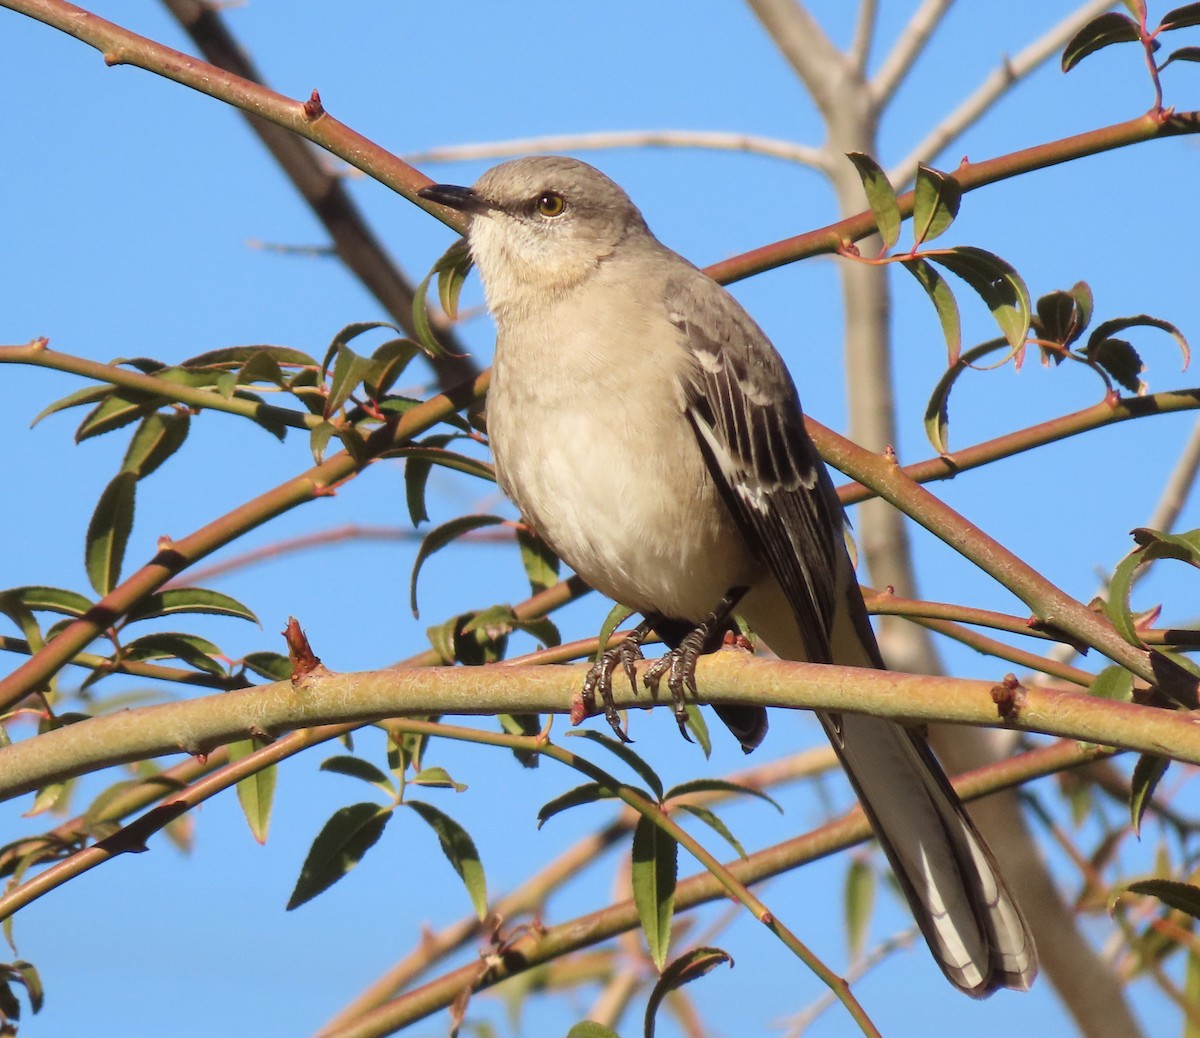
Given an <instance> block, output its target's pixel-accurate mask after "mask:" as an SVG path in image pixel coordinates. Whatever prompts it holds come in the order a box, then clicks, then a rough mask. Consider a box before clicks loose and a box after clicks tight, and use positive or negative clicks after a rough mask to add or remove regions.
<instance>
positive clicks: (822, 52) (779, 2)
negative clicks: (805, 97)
mask: <svg viewBox="0 0 1200 1038" xmlns="http://www.w3.org/2000/svg"><path fill="white" fill-rule="evenodd" d="M746 4H747V6H748V7H749V8H750V10H751V11H753V12H754V14H755V15H756V16H757V18H758V20H759V21H760V22H762V25H763V28H764V29H766V30H767V33H768V34H769V35H770V37H771V40H772V42H773V43H774V44H775V46H776V47H777V48H779V52H780V53H781V54H782V55H783V56H784V58H785V59H787V62H788V64H790V65H791V66H792V69H793V71H795V73H796V75H798V76H799V77H800V80H801V82H803V83H804V86H805V88H806V89H807V90H808V92H809V93H810V94H811V95H812V98H813V100H814V101H815V102H816V103H817V107H818V108H820V109H821V111H822V112H823V113H825V115H826V117H828V116H829V114H830V112H831V111H832V109H833V106H834V102H835V99H836V97H837V92H836V91H835V90H834V86H835V84H836V81H837V79H838V78H839V76H838V73H841V72H844V71H845V70H846V68H847V60H846V57H845V55H843V54H842V53H841V52H840V51H839V50H838V49H837V48H836V47H835V46H834V45H833V42H832V41H831V40H830V39H829V37H828V36H827V35H826V34H825V30H824V29H822V28H821V26H820V25H819V24H818V23H817V21H816V19H815V18H813V16H812V15H811V14H809V13H808V11H807V10H805V8H804V6H803V4H802V3H801V2H800V0H746Z"/></svg>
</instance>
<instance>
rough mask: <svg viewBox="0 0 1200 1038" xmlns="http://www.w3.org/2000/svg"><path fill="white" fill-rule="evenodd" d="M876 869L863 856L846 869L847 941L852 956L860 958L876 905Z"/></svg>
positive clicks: (854, 860)
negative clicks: (872, 911)
mask: <svg viewBox="0 0 1200 1038" xmlns="http://www.w3.org/2000/svg"><path fill="white" fill-rule="evenodd" d="M875 887H876V876H875V870H874V869H873V868H871V865H870V863H869V862H867V861H866V860H864V859H862V858H854V859H853V860H852V861H851V862H850V868H849V869H847V870H846V895H845V906H846V941H847V943H848V944H849V946H850V958H851V959H858V958H859V957H860V956H861V955H862V953H863V949H864V948H865V947H866V943H867V932H868V930H869V928H870V924H871V910H872V908H874V906H875Z"/></svg>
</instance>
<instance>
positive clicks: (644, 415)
mask: <svg viewBox="0 0 1200 1038" xmlns="http://www.w3.org/2000/svg"><path fill="white" fill-rule="evenodd" d="M614 346H616V347H620V346H621V344H614V343H612V342H609V343H599V342H596V341H593V340H591V339H589V338H588V337H586V336H585V337H584V341H577V340H573V337H572V336H570V335H567V336H562V335H560V336H557V337H556V336H553V335H552V334H545V333H544V332H543V331H542V330H541V329H538V330H529V329H524V330H518V331H517V332H516V333H515V336H514V332H513V331H511V330H505V329H503V328H502V330H501V334H500V338H499V340H498V342H497V348H496V364H495V368H494V372H493V381H492V387H491V390H490V391H489V394H488V405H487V422H488V434H489V438H490V440H491V445H492V451H493V454H494V456H495V460H496V467H497V471H498V474H499V477H500V482H501V485H502V486H503V488H504V489H505V491H506V492H507V493H508V495H509V496H510V497H511V498H512V500H513V501H514V503H515V504H516V505H517V507H518V508H519V509H520V511H521V514H522V515H523V516H524V517H525V519H526V520H528V522H529V523H530V524H531V525H532V526H533V527H534V529H535V530H536V531H537V532H538V533H539V534H540V535H541V536H542V537H543V538H545V540H546V541H547V542H548V543H549V544H550V545H551V546H552V547H553V548H554V549H555V551H556V552H557V553H558V554H559V555H560V556H561V557H562V559H563V561H564V562H566V563H567V565H569V566H571V568H572V569H574V570H575V571H576V572H577V573H578V574H579V575H580V576H581V577H583V579H584V580H586V581H587V582H588V583H589V584H591V585H592V586H593V587H595V588H596V589H597V590H599V591H601V592H602V593H603V594H605V595H607V596H609V597H610V598H613V599H615V600H616V601H619V602H621V603H622V604H624V605H627V606H629V607H631V608H633V609H636V610H638V611H639V612H654V613H661V614H664V615H667V616H671V617H675V618H679V619H686V620H692V621H699V620H701V619H703V618H704V617H705V616H706V615H707V614H708V612H709V611H710V610H711V609H712V608H713V607H714V606H715V605H716V603H717V602H718V601H719V600H720V598H721V596H722V595H723V594H724V593H725V592H726V591H727V590H728V589H729V588H730V587H732V586H734V585H736V584H741V583H748V582H749V581H750V580H751V578H752V576H753V574H754V572H756V570H757V566H756V564H755V563H753V562H752V560H751V558H750V556H749V553H748V552H747V551H746V548H745V545H744V542H743V541H742V538H741V536H740V534H738V532H737V530H736V527H735V526H734V524H733V520H732V518H731V517H730V516H729V514H728V512H727V511H726V509H725V506H724V504H723V503H722V502H721V500H720V498H719V496H718V494H717V491H716V488H715V486H714V484H713V481H712V478H711V477H710V476H709V473H708V470H707V467H706V465H705V462H704V458H703V456H702V454H701V452H700V448H699V445H698V443H697V441H696V438H695V435H694V434H693V432H692V428H691V425H690V424H689V423H688V421H687V419H686V417H685V415H684V413H683V409H682V396H681V394H680V392H679V389H678V385H677V382H676V378H675V375H674V374H673V365H672V363H670V361H671V357H670V354H669V353H668V354H667V355H666V356H661V355H660V356H659V358H658V359H657V362H655V359H654V357H653V352H654V350H653V349H650V345H649V344H648V343H646V342H644V341H642V342H640V343H638V344H637V348H636V349H633V350H631V349H625V348H614ZM672 346H673V344H663V345H662V346H661V347H660V348H661V349H666V348H668V347H672Z"/></svg>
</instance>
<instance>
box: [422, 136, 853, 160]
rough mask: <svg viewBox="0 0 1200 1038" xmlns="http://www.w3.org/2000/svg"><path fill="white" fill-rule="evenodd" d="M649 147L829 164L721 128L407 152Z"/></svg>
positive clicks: (447, 156) (432, 156) (429, 155)
mask: <svg viewBox="0 0 1200 1038" xmlns="http://www.w3.org/2000/svg"><path fill="white" fill-rule="evenodd" d="M647 147H657V148H703V149H706V150H710V151H744V152H747V153H748V154H752V155H765V156H767V157H768V158H773V159H783V160H784V161H786V162H793V163H797V164H799V165H801V166H809V167H811V168H813V169H820V170H825V169H828V167H829V158H828V156H827V155H826V154H825V153H824V152H823V151H821V150H820V149H819V148H810V147H808V146H807V145H804V144H795V143H793V142H792V141H785V140H780V139H778V138H775V137H759V136H755V135H754V134H749V133H721V132H719V131H716V130H605V131H600V132H597V133H561V134H548V135H546V136H542V137H515V138H512V139H510V140H504V141H487V142H483V143H478V144H451V145H445V146H442V147H437V148H427V149H426V150H424V151H415V152H410V153H409V154H407V155H405V156H404V158H405V159H406V160H407V161H409V162H412V163H434V162H462V161H464V160H473V159H495V158H503V157H506V156H510V155H532V154H557V153H559V152H564V153H569V152H576V151H592V150H598V149H613V148H647Z"/></svg>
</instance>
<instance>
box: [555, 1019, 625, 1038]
mask: <svg viewBox="0 0 1200 1038" xmlns="http://www.w3.org/2000/svg"><path fill="white" fill-rule="evenodd" d="M567 1038H621V1036H620V1035H619V1034H617V1032H616V1031H612V1030H609V1028H607V1027H605V1026H604V1025H603V1024H598V1023H596V1022H595V1021H592V1020H580V1021H579V1023H577V1024H574V1025H573V1026H572V1027H571V1029H570V1030H569V1031H568V1032H567Z"/></svg>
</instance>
